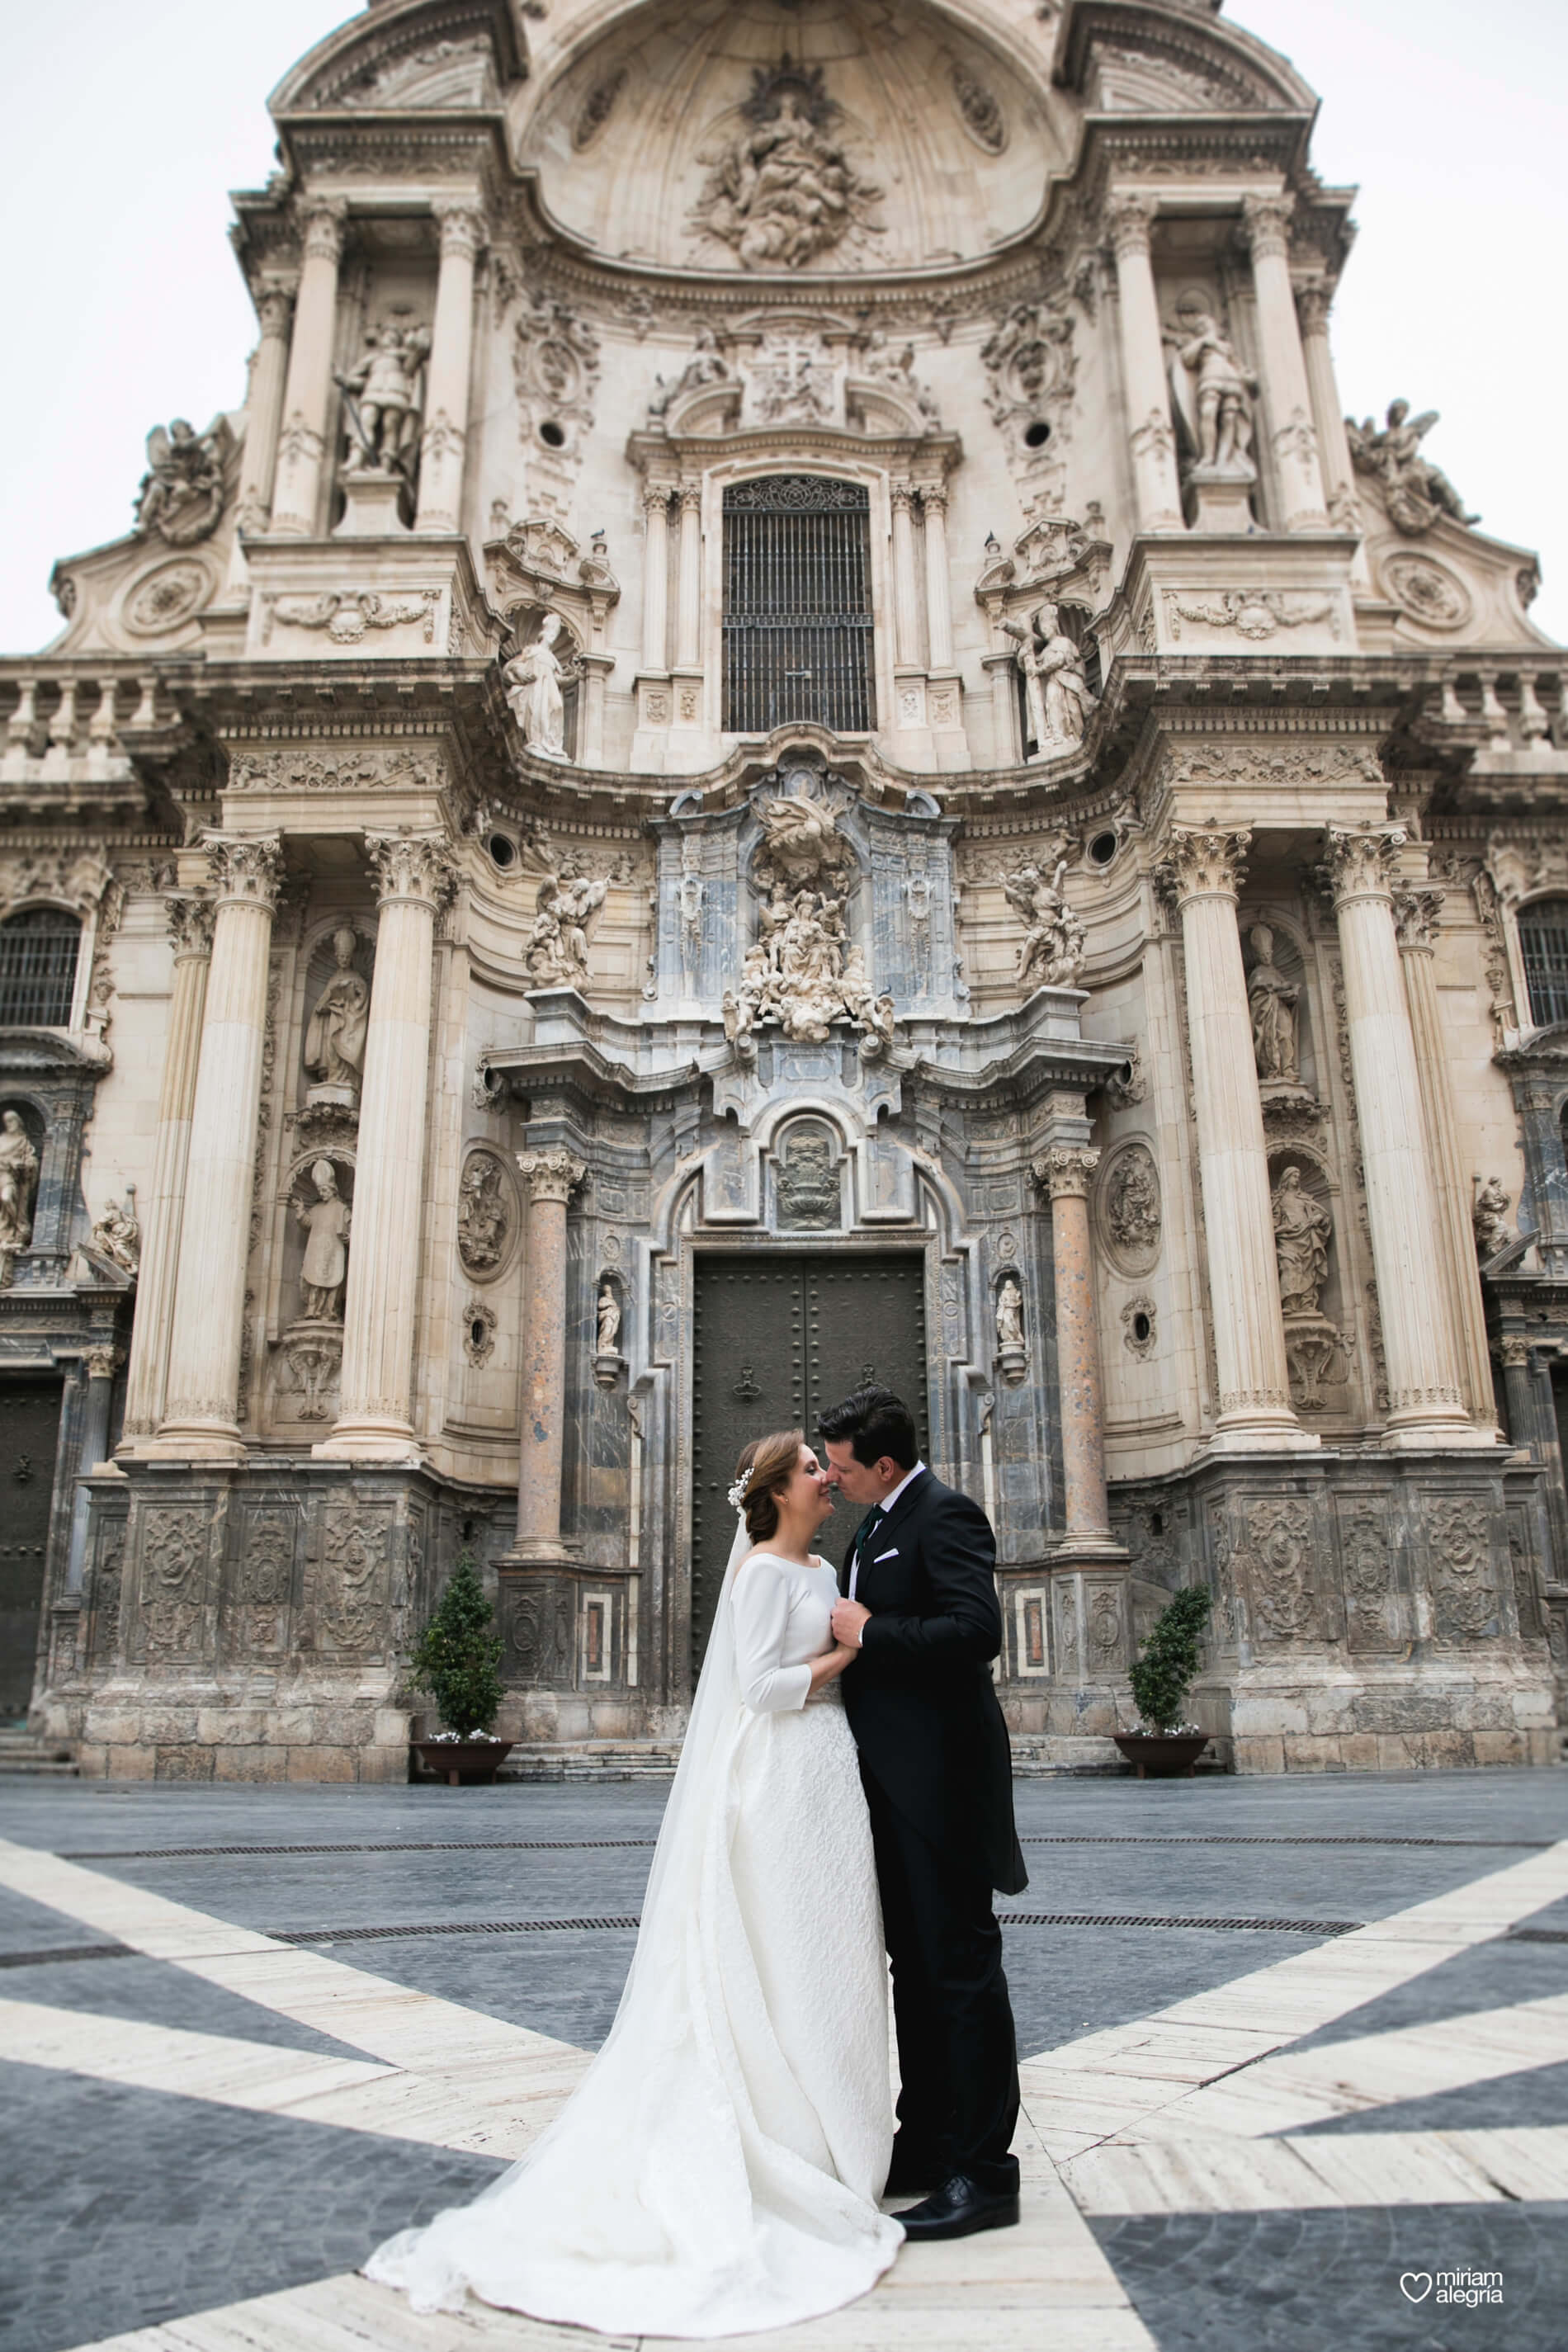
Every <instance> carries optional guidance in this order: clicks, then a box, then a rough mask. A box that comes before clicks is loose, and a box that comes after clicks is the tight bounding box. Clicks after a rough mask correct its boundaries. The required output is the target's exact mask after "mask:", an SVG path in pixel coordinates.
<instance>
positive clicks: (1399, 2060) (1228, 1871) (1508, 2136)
mask: <svg viewBox="0 0 1568 2352" xmlns="http://www.w3.org/2000/svg"><path fill="white" fill-rule="evenodd" d="M461 1793H462V1795H463V1796H464V1797H468V1798H472V1799H477V1800H478V1801H477V1802H468V1803H465V1804H463V1805H462V1808H461V1810H458V1808H457V1807H454V1806H451V1805H448V1804H447V1803H445V1802H444V1801H443V1800H444V1798H445V1796H446V1794H447V1792H444V1791H430V1790H364V1791H354V1792H349V1793H347V1794H345V1792H342V1791H338V1790H331V1791H329V1790H293V1791H288V1790H276V1791H274V1790H266V1791H263V1790H256V1791H246V1790H226V1791H223V1792H222V1793H221V1795H215V1794H214V1793H212V1792H208V1793H206V1795H205V1798H204V1797H202V1796H198V1794H197V1793H196V1792H195V1791H181V1790H167V1791H165V1790H143V1791H138V1792H135V1793H134V1794H131V1793H129V1792H127V1793H126V1794H125V1795H124V1796H122V1797H119V1798H118V1799H117V1798H116V1797H107V1798H106V1796H105V1793H104V1792H103V1791H101V1790H88V1789H62V1788H58V1787H54V1788H50V1789H48V1790H47V1791H46V1790H32V1789H23V1788H16V1789H13V1790H11V1791H8V1792H6V1794H5V1797H4V1800H3V1801H0V1822H3V1825H4V1827H5V1830H6V1831H8V1832H9V1834H8V1835H7V1836H6V1837H5V1839H4V1841H3V1842H0V2081H3V2082H4V2084H5V2094H6V2098H7V2119H8V2123H9V2125H10V2131H9V2134H8V2137H9V2138H10V2140H11V2145H12V2147H13V2149H14V2150H16V2149H18V2148H25V2149H26V2150H28V2151H30V2152H31V2160H30V2161H29V2162H28V2163H27V2164H25V2165H22V2166H17V2165H16V2164H14V2165H13V2168H12V2174H11V2180H12V2186H11V2191H10V2196H9V2198H8V2200H7V2202H8V2205H9V2209H10V2210H9V2219H8V2221H7V2222H6V2224H5V2237H6V2240H7V2242H8V2243H9V2246H10V2249H11V2254H12V2255H13V2256H15V2259H14V2260H13V2259H11V2258H10V2257H8V2258H7V2260H6V2262H5V2282H4V2283H0V2347H4V2352H89V2347H90V2352H294V2347H300V2352H305V2347H311V2352H316V2348H317V2347H320V2352H351V2347H352V2348H353V2352H366V2347H384V2348H385V2352H447V2347H451V2348H452V2352H458V2347H464V2346H468V2345H470V2344H471V2345H473V2346H475V2347H494V2352H532V2347H543V2346H546V2345H549V2346H558V2347H559V2346H567V2345H571V2344H577V2345H583V2344H584V2343H590V2342H594V2341H599V2340H603V2339H596V2338H592V2337H588V2336H584V2335H583V2334H582V2333H581V2332H580V2331H575V2330H571V2329H563V2328H560V2327H553V2326H544V2325H542V2324H537V2323H532V2322H530V2321H527V2320H525V2319H521V2318H518V2317H516V2316H514V2315H508V2314H500V2313H494V2312H489V2311H486V2310H484V2309H483V2308H481V2307H479V2306H472V2307H470V2309H469V2311H468V2313H466V2314H465V2315H463V2316H462V2317H460V2318H454V2317H452V2316H450V2315H443V2316H438V2317H434V2318H418V2317H416V2316H415V2315H412V2314H411V2313H410V2312H408V2310H407V2309H406V2307H405V2305H403V2304H402V2303H401V2301H400V2300H399V2299H398V2298H396V2297H395V2296H393V2295H390V2294H387V2293H385V2292H384V2291H383V2290H381V2289H378V2288H375V2287H372V2286H370V2285H369V2284H367V2283H366V2282H364V2281H363V2280H362V2279H359V2278H358V2277H357V2276H356V2275H355V2274H354V2264H355V2263H356V2262H357V2261H359V2260H361V2259H363V2253H364V2252H365V2251H367V2250H368V2248H369V2247H370V2246H371V2245H372V2244H374V2242H376V2240H377V2239H378V2238H379V2237H381V2236H383V2235H384V2234H386V2233H387V2231H390V2230H392V2229H394V2228H396V2227H399V2226H401V2225H403V2224H404V2223H405V2222H407V2221H417V2220H420V2219H423V2218H426V2216H427V2215H428V2214H429V2213H430V2212H433V2211H434V2210H437V2207H439V2206H440V2205H442V2204H445V2203H449V2202H451V2201H454V2200H458V2199H463V2198H467V2197H468V2196H471V2195H472V2194H473V2193H474V2192H475V2191H476V2190H477V2189H479V2187H481V2186H482V2185H483V2184H484V2182H485V2181H486V2180H487V2179H489V2178H492V2177H493V2175H494V2174H495V2172H496V2171H497V2170H499V2169H500V2167H501V2165H502V2164H503V2163H505V2162H509V2161H510V2160H511V2159H512V2158H515V2157H516V2156H517V2155H518V2154H520V2153H521V2151H522V2150H523V2149H524V2148H526V2147H528V2145H529V2144H530V2142H531V2140H532V2138H533V2137H535V2135H536V2134H537V2133H538V2132H539V2131H540V2130H541V2129H542V2126H543V2125H544V2124H545V2123H546V2122H547V2121H548V2120H549V2118H550V2116H552V2114H553V2113H554V2112H555V2111H556V2109H557V2107H558V2106H559V2105H560V2103H561V2102H562V2100H563V2098H564V2097H565V2096H567V2095H568V2094H569V2093H570V2091H571V2089H572V2087H573V2085H574V2083H575V2082H576V2080H577V2079H578V2077H579V2075H580V2074H581V2073H582V2070H583V2068H584V2065H585V2064H586V2063H587V2057H588V2052H589V2050H590V2049H591V2048H592V2047H593V2046H595V2045H596V2043H597V2042H598V2040H599V2039H600V2038H601V2037H602V2034H603V2032H604V2031H605V2027H606V2026H607V2023H608V2020H609V2015H610V2014H611V2013H612V2012H613V2007H614V2001H615V1998H616V1994H617V1992H618V1987H619V1980H620V1976H621V1974H622V1973H623V1972H624V1969H625V1965H626V1960H627V1959H628V1958H629V1956H630V1951H631V1947H632V1943H633V1940H634V1937H635V1927H633V1926H632V1925H630V1924H629V1923H630V1922H632V1921H634V1920H635V1916H636V1912H637V1903H638V1900H639V1898H640V1891H641V1884H642V1880H643V1878H644V1876H645V1875H646V1871H647V1863H648V1860H649V1857H650V1853H651V1840H652V1838H653V1836H654V1835H655V1834H656V1833H657V1823H658V1812H659V1810H660V1807H661V1805H662V1801H663V1791H662V1790H648V1789H646V1788H644V1789H626V1788H622V1789H613V1788H612V1789H601V1790H574V1791H570V1792H568V1791H564V1790H521V1789H519V1790H497V1791H493V1792H492V1791H485V1792H461ZM1020 1810H1021V1814H1022V1816H1023V1819H1022V1822H1021V1826H1022V1827H1023V1829H1024V1831H1025V1834H1026V1853H1027V1854H1028V1857H1029V1863H1030V1870H1031V1875H1032V1878H1033V1880H1034V1884H1033V1885H1032V1886H1031V1888H1030V1889H1029V1890H1028V1891H1027V1892H1026V1894H1025V1895H1021V1896H1019V1897H1018V1898H1016V1900H1015V1901H1014V1902H1013V1903H1012V1904H1010V1905H1009V1906H1006V1909H1005V1911H1004V1917H1005V1919H1007V1918H1008V1915H1009V1914H1012V1915H1014V1916H1013V1917H1012V1919H1011V1922H1010V1924H1009V1926H1008V1930H1007V1956H1008V1967H1009V1973H1010V1977H1011V1978H1012V1979H1013V1982H1014V1987H1015V1998H1016V2007H1017V2010H1018V2014H1019V2023H1020V2036H1021V2045H1022V2047H1023V2048H1024V2049H1025V2050H1026V2051H1027V2052H1029V2053H1031V2054H1029V2055H1027V2056H1026V2058H1025V2060H1024V2063H1023V2067H1022V2079H1023V2090H1024V2117H1023V2121H1022V2124H1021V2126H1020V2132H1019V2138H1018V2143H1017V2146H1018V2152H1019V2155H1020V2158H1021V2161H1022V2165H1023V2170H1024V2179H1025V2194H1024V2221H1023V2224H1022V2226H1021V2227H1020V2228H1019V2229H1018V2230H1016V2231H1005V2232H997V2233H994V2234H992V2235H988V2236H984V2237H981V2238H978V2239H971V2240H967V2241H962V2242H957V2243H955V2244H952V2245H947V2246H931V2247H912V2248H909V2249H907V2250H906V2251H905V2252H904V2253H903V2254H902V2255H901V2256H900V2261H899V2263H897V2264H896V2265H895V2267H894V2269H893V2271H892V2272H891V2273H889V2276H888V2277H887V2278H886V2279H885V2280H884V2281H883V2282H882V2283H881V2284H879V2287H878V2288H877V2289H876V2290H875V2291H874V2293H873V2294H870V2295H868V2296H867V2297H866V2298H865V2299H864V2300H863V2301H862V2302H860V2303H858V2304H857V2305H854V2306H852V2307H851V2308H850V2309H849V2310H847V2311H844V2312H841V2313H838V2314H837V2315H833V2316H832V2317H830V2318H828V2319H826V2320H818V2321H815V2322H813V2323H811V2324H809V2325H808V2326H802V2327H799V2328H794V2329H789V2330H785V2331H781V2332H777V2333H774V2334H772V2335H768V2336H751V2337H745V2338H738V2339H735V2340H736V2342H737V2343H745V2344H750V2345H753V2346H756V2347H759V2348H761V2347H768V2346H774V2345H776V2346H778V2347H781V2348H782V2347H785V2346H788V2347H802V2352H805V2347H822V2352H883V2347H886V2352H897V2347H930V2352H946V2347H964V2346H971V2345H973V2346H974V2347H986V2352H1014V2347H1017V2352H1024V2347H1030V2352H1035V2347H1043V2346H1047V2345H1048V2346H1050V2347H1053V2352H1057V2348H1058V2347H1059V2352H1149V2347H1157V2352H1177V2347H1181V2352H1185V2347H1187V2346H1188V2345H1189V2344H1190V2345H1192V2346H1193V2347H1197V2346H1198V2345H1199V2344H1202V2345H1204V2346H1205V2347H1213V2346H1215V2345H1216V2344H1219V2345H1228V2344H1235V2345H1236V2346H1237V2347H1240V2346H1242V2345H1246V2346H1247V2347H1254V2346H1260V2347H1267V2352H1274V2348H1275V2347H1279V2352H1311V2347H1316V2346H1323V2347H1328V2346H1330V2345H1331V2346H1332V2347H1334V2352H1341V2347H1352V2346H1357V2345H1360V2344H1362V2343H1365V2344H1366V2345H1368V2346H1382V2345H1384V2344H1389V2345H1394V2344H1397V2345H1405V2344H1409V2345H1413V2346H1418V2347H1426V2352H1469V2347H1471V2346H1476V2347H1481V2346H1491V2345H1498V2346H1500V2345H1502V2344H1503V2343H1505V2342H1506V2343H1507V2344H1508V2346H1509V2347H1510V2352H1561V2347H1562V2346H1563V2343H1564V2342H1565V2341H1568V2327H1565V2325H1564V2323H1563V2319H1562V2313H1563V2308H1564V2307H1565V2304H1568V2293H1565V2291H1568V2251H1565V2241H1568V2231H1565V2230H1564V2227H1563V2224H1564V2222H1565V2221H1568V1968H1565V1966H1564V1962H1565V1960H1568V1774H1560V1773H1544V1774H1526V1775H1515V1774H1507V1775H1503V1774H1498V1775H1479V1774H1477V1775H1457V1776H1444V1777H1443V1778H1442V1779H1440V1780H1436V1779H1435V1780H1418V1779H1415V1778H1410V1777H1403V1776H1401V1777H1394V1776H1390V1777H1388V1778H1385V1779H1381V1780H1365V1781H1358V1782H1354V1783H1350V1782H1345V1781H1341V1782H1339V1783H1338V1784H1337V1786H1334V1787H1330V1786H1327V1785H1325V1784H1322V1783H1317V1784H1298V1786H1297V1787H1296V1788H1295V1789H1292V1788H1290V1787H1289V1784H1284V1783H1279V1782H1273V1783H1259V1782H1254V1783H1235V1782H1231V1783H1226V1784H1210V1785H1206V1786H1200V1785H1197V1784H1194V1785H1193V1786H1192V1787H1190V1788H1189V1787H1188V1786H1187V1785H1186V1784H1184V1785H1183V1790H1182V1792H1181V1794H1180V1795H1179V1796H1173V1792H1172V1791H1170V1790H1139V1791H1138V1793H1137V1794H1136V1796H1134V1795H1133V1794H1132V1792H1131V1790H1129V1789H1128V1788H1126V1787H1124V1786H1122V1785H1121V1784H1114V1783H1112V1784H1105V1785H1099V1786H1096V1785H1089V1784H1085V1783H1063V1784H1044V1785H1042V1784H1039V1783H1035V1784H1032V1785H1030V1786H1028V1787H1026V1788H1024V1789H1022V1790H1020ZM198 1895H199V1898H200V1899H196V1898H197V1897H198ZM263 1920H265V1921H266V1923H267V1925H266V1926H265V1927H263V1926H262V1925H261V1924H259V1923H260V1922H261V1921H263ZM1069 1920H1070V1921H1073V1922H1077V1923H1080V1924H1077V1925H1072V1926H1068V1925H1066V1924H1063V1923H1065V1922H1067V1921H1069ZM1358 1920H1359V1921H1360V1922H1361V1923H1362V1924H1355V1923H1356V1922H1357V1921H1358ZM563 1922H569V1923H570V1924H569V1925H563V1924H562V1923H563ZM1086 1922H1092V1923H1094V1924H1092V1925H1085V1924H1081V1923H1086ZM1134 1922H1137V1923H1139V1924H1136V1925H1135V1924H1133V1923H1134ZM1162 1923H1169V1924H1162ZM1330 1929H1331V1930H1333V1932H1328V1930H1330ZM1042 1951H1043V1954H1044V1958H1042ZM1171 1996H1174V1997H1171ZM1073 2011H1076V2012H1078V2013H1077V2015H1072V2014H1071V2013H1072V2012H1073ZM1069 2016H1070V2018H1071V2023H1072V2025H1073V2026H1074V2027H1076V2028H1077V2029H1078V2030H1076V2031H1063V2027H1064V2024H1066V2023H1067V2021H1068V2018H1069ZM545 2026H552V2027H554V2028H555V2029H557V2030H554V2031H545V2030H542V2028H543V2027H545ZM14 2233H15V2234H14ZM160 2250H161V2252H160ZM1460 2269H1466V2270H1486V2269H1491V2270H1500V2271H1501V2272H1502V2273H1503V2279H1504V2294H1505V2302H1504V2305H1503V2306H1502V2308H1501V2309H1498V2308H1496V2307H1495V2306H1479V2307H1470V2306H1466V2305H1453V2304H1448V2305H1445V2306H1443V2307H1439V2305H1438V2304H1437V2303H1436V2301H1434V2300H1432V2297H1433V2296H1434V2295H1435V2294H1437V2293H1438V2292H1439V2291H1440V2283H1441V2274H1442V2273H1447V2272H1450V2271H1457V2270H1460ZM1402 2273H1403V2274H1404V2276H1405V2281H1406V2287H1405V2288H1403V2289H1402V2288H1401V2286H1400V2283H1399V2282H1400V2277H1401V2274H1402ZM1429 2276H1430V2277H1432V2278H1434V2279H1436V2280H1437V2281H1438V2283H1439V2284H1438V2285H1437V2286H1428V2287H1426V2288H1424V2287H1423V2285H1422V2281H1423V2280H1424V2279H1426V2278H1428V2277H1429ZM1330 2282H1334V2284H1333V2285H1332V2287H1331V2286H1330V2284H1329V2283H1330ZM1412 2294H1414V2295H1415V2296H1417V2297H1418V2298H1419V2300H1415V2301H1413V2300H1412ZM1505 2322H1506V2326H1505Z"/></svg>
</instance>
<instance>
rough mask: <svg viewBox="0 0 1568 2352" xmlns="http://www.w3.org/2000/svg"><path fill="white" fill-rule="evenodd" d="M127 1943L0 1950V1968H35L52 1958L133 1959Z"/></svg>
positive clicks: (40, 1966)
mask: <svg viewBox="0 0 1568 2352" xmlns="http://www.w3.org/2000/svg"><path fill="white" fill-rule="evenodd" d="M136 1957H137V1956H136V1954H135V1953H134V1952H133V1951H132V1948H131V1947H130V1945H129V1944H62V1945H61V1946H60V1948H59V1949H58V1951H54V1952H0V1969H37V1968H44V1967H47V1965H48V1964H49V1963H50V1962H51V1961H54V1960H133V1959H135V1958H136Z"/></svg>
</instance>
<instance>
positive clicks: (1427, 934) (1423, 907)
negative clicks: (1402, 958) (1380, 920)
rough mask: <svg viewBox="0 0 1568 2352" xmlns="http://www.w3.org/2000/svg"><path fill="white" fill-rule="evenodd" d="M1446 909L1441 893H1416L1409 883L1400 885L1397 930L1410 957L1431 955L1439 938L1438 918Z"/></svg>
mask: <svg viewBox="0 0 1568 2352" xmlns="http://www.w3.org/2000/svg"><path fill="white" fill-rule="evenodd" d="M1442 908H1443V893H1442V891H1441V890H1415V889H1413V888H1412V887H1410V885H1409V884H1408V883H1407V882H1397V883H1395V885H1394V929H1395V930H1396V931H1397V932H1398V933H1399V944H1400V946H1401V947H1402V948H1403V949H1404V950H1405V952H1406V953H1407V954H1411V955H1416V954H1423V953H1424V954H1427V955H1430V953H1431V951H1432V949H1433V946H1434V944H1435V943H1436V937H1437V918H1438V916H1439V914H1440V913H1441V912H1442Z"/></svg>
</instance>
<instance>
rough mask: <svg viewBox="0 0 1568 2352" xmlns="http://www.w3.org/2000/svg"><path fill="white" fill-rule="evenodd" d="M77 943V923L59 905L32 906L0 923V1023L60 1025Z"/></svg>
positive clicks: (67, 1013)
mask: <svg viewBox="0 0 1568 2352" xmlns="http://www.w3.org/2000/svg"><path fill="white" fill-rule="evenodd" d="M80 945H81V925H80V923H79V922H78V920H77V919H76V917H75V916H74V915H68V913H67V912H66V910H65V908H63V907H33V908H29V909H28V911H27V912H26V914H25V915H13V916H11V917H10V919H9V920H8V921H6V922H4V923H0V1027H5V1028H12V1029H63V1028H65V1027H66V1025H67V1024H68V1022H69V1020H70V1017H71V999H72V997H73V996H74V995H75V994H76V959H77V950H78V949H79V947H80Z"/></svg>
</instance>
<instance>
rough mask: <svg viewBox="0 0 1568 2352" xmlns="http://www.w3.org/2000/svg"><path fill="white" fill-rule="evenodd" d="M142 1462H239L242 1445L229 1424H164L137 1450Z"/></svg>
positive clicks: (198, 1422) (174, 1422)
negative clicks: (154, 1435)
mask: <svg viewBox="0 0 1568 2352" xmlns="http://www.w3.org/2000/svg"><path fill="white" fill-rule="evenodd" d="M138 1453H139V1454H140V1458H141V1459H142V1461H143V1462H230V1463H233V1462H239V1463H243V1462H244V1461H245V1459H246V1444H245V1440H244V1438H243V1437H241V1435H240V1433H239V1431H238V1429H237V1427H236V1425H235V1424H234V1423H233V1422H223V1421H166V1422H164V1423H163V1427H162V1428H161V1429H160V1430H159V1432H158V1433H157V1435H156V1437H149V1438H144V1439H143V1440H142V1443H141V1444H140V1446H139V1447H138Z"/></svg>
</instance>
